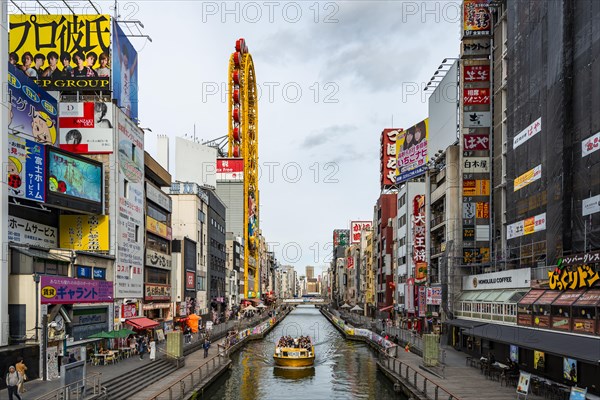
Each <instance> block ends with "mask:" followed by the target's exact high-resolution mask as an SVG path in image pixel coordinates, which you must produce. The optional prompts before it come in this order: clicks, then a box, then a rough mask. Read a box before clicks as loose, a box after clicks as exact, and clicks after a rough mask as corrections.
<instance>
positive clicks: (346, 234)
mask: <svg viewBox="0 0 600 400" xmlns="http://www.w3.org/2000/svg"><path fill="white" fill-rule="evenodd" d="M349 238H350V231H349V230H348V229H335V230H334V231H333V248H334V249H335V248H336V247H338V246H348V244H349V243H348V239H349Z"/></svg>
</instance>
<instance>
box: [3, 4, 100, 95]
mask: <svg viewBox="0 0 600 400" xmlns="http://www.w3.org/2000/svg"><path fill="white" fill-rule="evenodd" d="M9 47H10V52H11V55H12V56H13V57H14V58H15V59H16V61H15V64H18V63H19V61H21V62H22V63H23V65H22V66H21V68H22V69H23V70H24V71H25V73H26V74H27V75H28V76H29V77H30V78H31V79H34V80H35V81H36V83H37V84H38V85H40V86H41V87H42V88H44V89H46V90H80V91H84V90H104V91H107V92H108V91H110V83H109V77H110V64H109V63H110V50H109V49H110V16H109V15H27V14H13V15H11V16H10V41H9ZM34 55H35V59H34ZM38 55H39V57H38Z"/></svg>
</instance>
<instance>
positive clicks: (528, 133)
mask: <svg viewBox="0 0 600 400" xmlns="http://www.w3.org/2000/svg"><path fill="white" fill-rule="evenodd" d="M541 131H542V117H540V118H538V119H536V120H535V121H533V122H532V123H531V125H529V126H528V127H527V128H525V129H523V130H522V131H521V133H519V134H518V135H516V136H515V137H514V139H513V149H516V148H517V147H519V146H520V145H522V144H523V143H525V142H526V141H528V140H529V139H531V138H532V137H533V136H535V135H536V134H538V133H540V132H541Z"/></svg>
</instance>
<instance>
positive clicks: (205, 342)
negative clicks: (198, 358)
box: [202, 339, 210, 358]
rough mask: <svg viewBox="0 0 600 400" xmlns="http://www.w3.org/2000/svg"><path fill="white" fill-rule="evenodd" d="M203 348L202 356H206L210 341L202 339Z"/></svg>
mask: <svg viewBox="0 0 600 400" xmlns="http://www.w3.org/2000/svg"><path fill="white" fill-rule="evenodd" d="M202 347H203V348H204V358H206V357H208V349H209V348H210V341H209V340H208V339H204V344H203V345H202Z"/></svg>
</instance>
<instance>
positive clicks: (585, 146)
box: [581, 132, 600, 157]
mask: <svg viewBox="0 0 600 400" xmlns="http://www.w3.org/2000/svg"><path fill="white" fill-rule="evenodd" d="M598 149H600V132H598V133H596V134H595V135H594V136H591V137H589V138H587V139H585V140H584V141H582V142H581V157H585V156H587V155H590V154H592V153H593V152H595V151H597V150H598Z"/></svg>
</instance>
